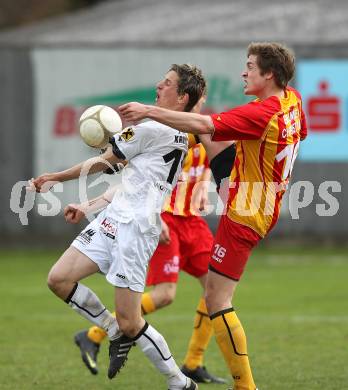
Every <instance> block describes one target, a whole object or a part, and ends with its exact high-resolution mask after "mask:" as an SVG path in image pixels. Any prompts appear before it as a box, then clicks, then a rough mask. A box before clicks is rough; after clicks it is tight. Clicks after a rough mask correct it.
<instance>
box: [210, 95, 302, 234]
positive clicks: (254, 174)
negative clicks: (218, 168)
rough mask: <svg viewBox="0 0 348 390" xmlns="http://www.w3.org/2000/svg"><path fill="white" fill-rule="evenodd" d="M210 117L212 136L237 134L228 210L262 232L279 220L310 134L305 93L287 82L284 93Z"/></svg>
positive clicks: (229, 137)
mask: <svg viewBox="0 0 348 390" xmlns="http://www.w3.org/2000/svg"><path fill="white" fill-rule="evenodd" d="M211 118H212V120H213V123H214V126H215V132H214V134H213V137H212V139H213V140H214V141H224V140H237V143H236V147H237V151H236V159H235V163H234V167H233V169H232V171H231V175H230V183H229V198H228V203H227V207H228V208H227V215H228V217H229V218H231V219H232V220H233V221H235V222H237V223H240V224H242V225H245V226H249V227H250V228H251V229H253V230H254V231H256V232H257V233H258V234H259V235H260V236H261V237H263V236H265V235H266V234H267V233H268V232H269V231H270V230H271V229H272V228H273V226H274V225H275V223H276V222H277V220H278V217H279V212H280V206H281V199H282V196H283V194H284V192H285V189H286V187H287V184H288V181H289V178H290V175H291V171H292V168H293V165H294V162H295V159H296V156H297V153H298V148H299V141H300V140H303V139H304V138H305V137H306V135H307V127H306V119H305V115H304V112H303V110H302V101H301V96H300V94H299V93H298V92H297V91H296V90H295V89H293V88H290V87H287V88H286V90H285V92H284V97H282V98H278V97H277V96H271V97H269V98H268V99H265V100H263V101H260V100H258V99H257V100H255V101H253V102H250V103H248V104H245V105H243V106H239V107H236V108H234V109H232V110H230V111H228V112H224V113H221V114H213V115H211Z"/></svg>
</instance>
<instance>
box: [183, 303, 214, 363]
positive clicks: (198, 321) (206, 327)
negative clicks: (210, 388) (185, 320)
mask: <svg viewBox="0 0 348 390" xmlns="http://www.w3.org/2000/svg"><path fill="white" fill-rule="evenodd" d="M212 334H213V327H212V323H211V320H210V318H209V315H208V311H207V306H206V304H205V300H204V299H203V298H201V299H200V301H199V303H198V306H197V310H196V315H195V319H194V326H193V332H192V336H191V339H190V343H189V347H188V350H187V353H186V357H185V360H184V365H185V366H186V367H187V368H188V369H189V370H194V369H195V368H197V367H199V366H202V365H203V355H204V352H205V350H206V349H207V346H208V344H209V341H210V339H211V336H212Z"/></svg>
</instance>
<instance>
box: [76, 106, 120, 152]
mask: <svg viewBox="0 0 348 390" xmlns="http://www.w3.org/2000/svg"><path fill="white" fill-rule="evenodd" d="M79 125H80V135H81V138H82V139H83V141H84V142H85V143H86V144H87V145H88V146H91V147H93V148H98V149H102V148H105V146H106V145H107V144H108V142H109V138H110V137H112V136H113V135H114V134H116V133H119V132H120V131H122V120H121V118H120V116H119V114H118V113H117V112H116V111H115V110H114V109H112V108H111V107H108V106H103V105H97V106H92V107H89V108H87V110H85V111H84V112H83V113H82V115H81V117H80V122H79Z"/></svg>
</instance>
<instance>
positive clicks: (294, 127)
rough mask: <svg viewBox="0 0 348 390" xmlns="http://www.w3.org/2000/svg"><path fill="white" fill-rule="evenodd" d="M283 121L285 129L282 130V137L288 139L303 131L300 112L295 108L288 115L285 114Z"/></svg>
mask: <svg viewBox="0 0 348 390" xmlns="http://www.w3.org/2000/svg"><path fill="white" fill-rule="evenodd" d="M283 120H284V123H285V129H283V130H282V137H283V138H287V137H289V136H293V135H294V134H296V133H297V132H298V133H299V132H300V130H301V120H300V113H299V110H298V109H297V108H296V107H295V108H293V109H292V110H291V111H289V112H288V113H284V115H283Z"/></svg>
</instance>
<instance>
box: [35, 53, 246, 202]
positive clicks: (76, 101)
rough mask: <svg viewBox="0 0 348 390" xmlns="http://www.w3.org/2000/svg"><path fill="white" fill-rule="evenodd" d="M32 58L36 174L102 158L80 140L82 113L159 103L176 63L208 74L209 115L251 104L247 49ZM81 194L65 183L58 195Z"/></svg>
mask: <svg viewBox="0 0 348 390" xmlns="http://www.w3.org/2000/svg"><path fill="white" fill-rule="evenodd" d="M32 59H33V68H34V76H35V77H34V80H35V88H34V90H35V137H36V138H35V159H36V161H35V173H36V175H38V174H41V173H43V172H53V171H59V170H62V169H65V168H67V167H69V166H71V165H73V164H76V163H78V162H80V161H83V160H85V159H86V158H89V157H91V156H95V155H97V154H98V151H97V150H95V149H92V148H89V147H87V146H86V145H85V144H84V143H83V142H82V140H81V138H80V136H79V130H78V119H79V117H80V115H81V113H82V112H83V111H84V110H85V109H86V108H87V107H89V106H92V105H95V104H105V105H108V106H111V107H113V108H117V106H118V105H121V104H123V103H127V102H130V101H140V102H143V103H153V102H154V101H155V97H156V92H155V87H156V83H157V82H158V81H160V80H161V79H162V78H163V76H164V75H165V73H166V72H167V71H168V69H169V68H170V66H171V64H173V63H178V64H181V63H192V64H196V65H198V66H199V67H200V68H201V69H202V70H203V72H204V74H205V76H206V78H207V80H208V100H207V103H206V108H205V110H206V111H205V112H212V111H216V110H224V109H228V108H229V107H232V106H235V105H238V104H242V103H244V102H246V101H247V98H246V97H245V96H244V95H243V83H242V80H241V73H242V71H243V69H244V66H245V61H246V54H245V50H242V49H241V50H239V49H234V50H231V49H230V50H226V49H207V48H205V49H203V48H202V49H144V50H139V49H100V50H99V49H85V50H82V49H81V50H76V49H74V50H71V49H64V50H44V49H38V50H34V51H33V53H32ZM113 176H115V175H113ZM116 176H117V175H116ZM104 178H105V175H104ZM115 179H116V181H117V177H116V178H107V180H110V181H112V180H115ZM90 187H92V186H91V185H90ZM76 193H77V190H76V186H75V185H74V184H70V183H64V191H63V193H62V194H57V196H59V197H60V198H62V199H63V202H65V203H67V202H71V201H73V200H74V199H75V200H76ZM99 193H100V191H99Z"/></svg>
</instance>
